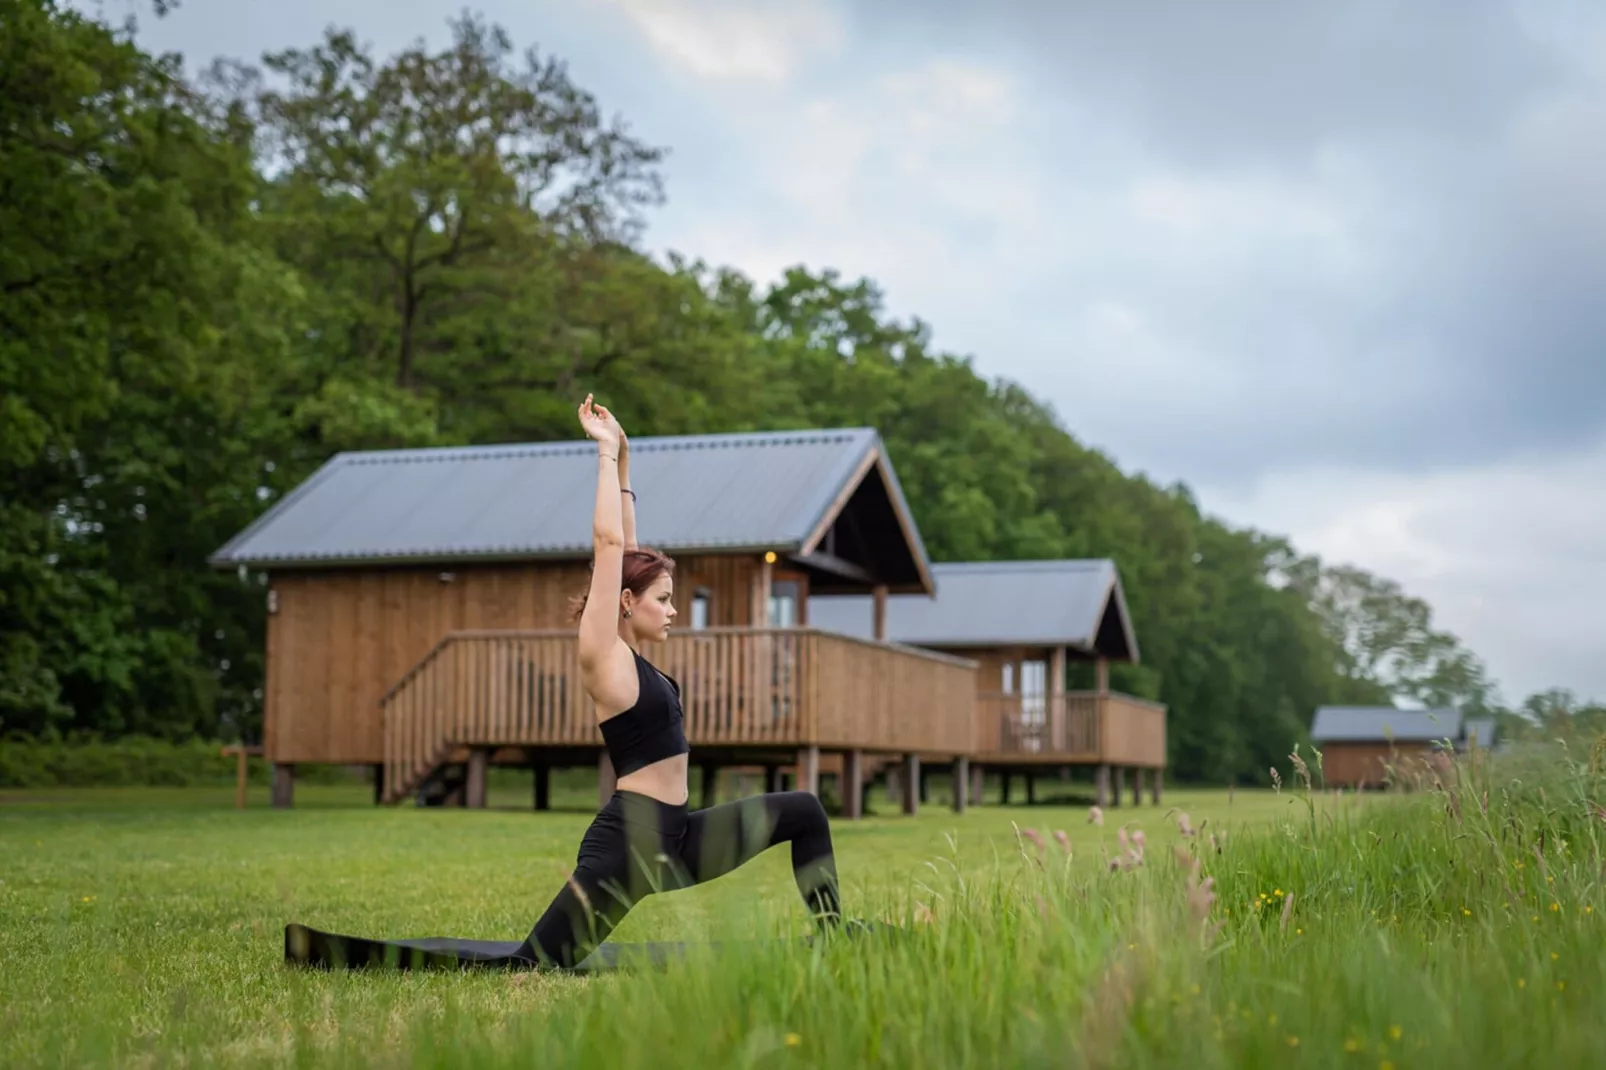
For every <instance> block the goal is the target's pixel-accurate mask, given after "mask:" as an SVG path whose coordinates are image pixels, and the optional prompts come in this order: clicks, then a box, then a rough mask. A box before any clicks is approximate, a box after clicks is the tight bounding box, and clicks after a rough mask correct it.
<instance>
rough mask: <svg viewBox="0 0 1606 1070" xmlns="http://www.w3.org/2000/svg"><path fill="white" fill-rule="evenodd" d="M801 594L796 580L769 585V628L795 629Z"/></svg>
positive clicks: (775, 582)
mask: <svg viewBox="0 0 1606 1070" xmlns="http://www.w3.org/2000/svg"><path fill="white" fill-rule="evenodd" d="M800 595H801V592H800V591H799V589H798V582H797V581H796V580H776V581H774V582H773V583H771V584H770V627H771V628H795V627H797V613H798V602H799V597H800Z"/></svg>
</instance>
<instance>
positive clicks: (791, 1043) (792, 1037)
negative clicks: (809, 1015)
mask: <svg viewBox="0 0 1606 1070" xmlns="http://www.w3.org/2000/svg"><path fill="white" fill-rule="evenodd" d="M801 1043H803V1038H802V1037H800V1036H798V1035H797V1034H796V1033H788V1034H786V1046H787V1047H788V1048H795V1047H797V1046H798V1045H799V1044H801Z"/></svg>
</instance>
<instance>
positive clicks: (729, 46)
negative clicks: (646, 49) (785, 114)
mask: <svg viewBox="0 0 1606 1070" xmlns="http://www.w3.org/2000/svg"><path fill="white" fill-rule="evenodd" d="M608 2H610V3H612V4H615V5H617V6H618V7H620V8H622V9H623V10H624V11H625V12H626V13H627V14H628V15H629V17H630V18H631V20H632V21H633V22H634V23H635V25H636V26H637V27H638V28H639V29H640V31H641V32H642V33H643V34H645V35H646V37H647V39H648V40H649V41H650V42H651V43H652V46H653V48H654V49H655V50H656V51H657V52H658V54H659V55H660V56H662V57H663V58H664V59H665V60H667V61H668V62H669V63H670V64H671V65H673V66H677V67H680V68H682V69H684V70H687V71H690V72H691V73H692V74H694V75H696V76H697V77H699V78H707V79H714V80H721V81H749V82H768V83H784V82H787V81H790V80H791V79H792V78H793V77H795V76H796V75H797V73H798V72H799V71H800V70H801V69H802V68H803V67H804V66H805V65H806V64H807V63H808V62H809V61H811V60H812V59H814V58H816V57H818V56H822V55H830V54H833V53H835V52H836V51H837V50H838V49H839V48H841V46H842V44H843V26H842V23H841V20H840V19H839V18H838V17H837V15H836V13H835V12H834V11H833V10H832V9H831V8H830V7H827V6H825V5H824V4H823V3H820V2H818V0H776V2H767V0H761V2H758V3H735V2H732V0H608Z"/></svg>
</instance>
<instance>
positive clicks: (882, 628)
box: [870, 583, 887, 643]
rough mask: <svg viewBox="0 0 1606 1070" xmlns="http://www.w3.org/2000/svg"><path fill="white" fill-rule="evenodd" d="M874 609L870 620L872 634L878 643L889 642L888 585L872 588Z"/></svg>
mask: <svg viewBox="0 0 1606 1070" xmlns="http://www.w3.org/2000/svg"><path fill="white" fill-rule="evenodd" d="M871 591H872V597H873V598H874V602H873V603H872V604H873V606H874V607H875V608H874V611H873V614H872V616H871V618H870V629H871V630H870V634H871V636H872V637H874V639H875V641H876V642H878V643H884V642H886V641H887V585H886V584H884V583H878V584H876V585H875V586H874V587H873V588H871Z"/></svg>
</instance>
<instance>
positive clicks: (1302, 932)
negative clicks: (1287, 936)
mask: <svg viewBox="0 0 1606 1070" xmlns="http://www.w3.org/2000/svg"><path fill="white" fill-rule="evenodd" d="M1294 935H1295V936H1304V935H1305V930H1304V929H1295V930H1294Z"/></svg>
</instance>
